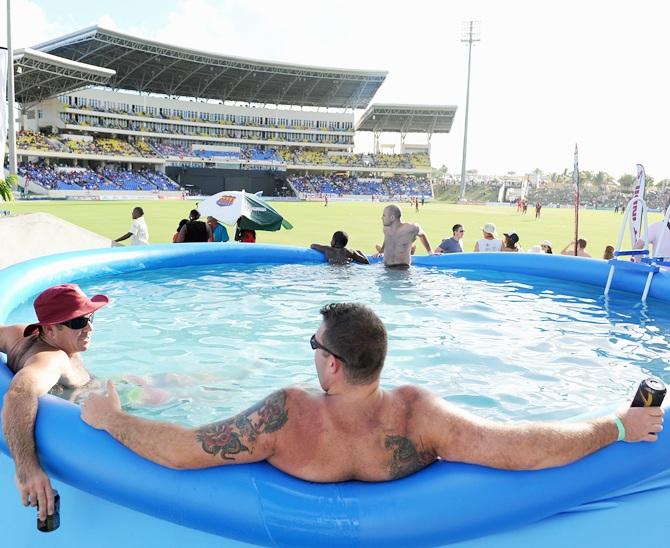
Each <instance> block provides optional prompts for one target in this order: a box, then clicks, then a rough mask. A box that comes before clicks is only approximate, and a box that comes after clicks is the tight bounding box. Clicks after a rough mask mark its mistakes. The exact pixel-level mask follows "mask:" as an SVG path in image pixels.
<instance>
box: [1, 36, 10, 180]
mask: <svg viewBox="0 0 670 548" xmlns="http://www.w3.org/2000/svg"><path fill="white" fill-rule="evenodd" d="M7 60H8V57H7V48H3V47H0V155H1V157H2V165H3V166H4V165H5V146H6V144H7V122H8V119H7ZM0 179H4V170H3V171H2V177H0Z"/></svg>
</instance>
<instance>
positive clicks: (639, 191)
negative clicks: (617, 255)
mask: <svg viewBox="0 0 670 548" xmlns="http://www.w3.org/2000/svg"><path fill="white" fill-rule="evenodd" d="M635 167H636V168H637V180H636V182H635V191H634V192H633V198H640V199H641V200H644V191H645V186H646V182H647V177H646V175H645V173H644V166H643V165H642V164H636V166H635ZM643 214H644V208H643V207H642V204H641V203H640V202H638V201H637V200H636V201H634V202H633V207H632V208H631V214H630V243H631V245H632V246H633V247H634V246H635V242H637V241H638V240H639V239H640V234H641V233H642V215H643Z"/></svg>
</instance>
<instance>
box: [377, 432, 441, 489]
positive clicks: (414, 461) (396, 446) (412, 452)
mask: <svg viewBox="0 0 670 548" xmlns="http://www.w3.org/2000/svg"><path fill="white" fill-rule="evenodd" d="M384 447H386V449H392V450H393V455H392V457H391V460H390V461H389V463H388V466H389V473H390V476H391V479H399V478H402V477H405V476H409V475H410V474H413V473H414V472H418V471H419V470H421V469H422V468H425V467H426V466H428V465H429V464H430V463H431V462H433V461H434V460H435V459H436V458H437V455H436V454H435V453H434V452H433V451H417V449H416V447H415V446H414V444H413V443H412V442H411V441H410V440H409V439H408V438H405V437H403V436H392V435H388V434H387V436H386V439H385V440H384Z"/></svg>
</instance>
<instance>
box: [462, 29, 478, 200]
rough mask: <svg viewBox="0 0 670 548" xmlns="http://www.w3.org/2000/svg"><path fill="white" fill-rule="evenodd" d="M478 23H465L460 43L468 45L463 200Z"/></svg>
mask: <svg viewBox="0 0 670 548" xmlns="http://www.w3.org/2000/svg"><path fill="white" fill-rule="evenodd" d="M480 39H481V38H480V33H479V21H465V22H464V23H463V32H462V33H461V42H465V43H467V44H468V84H467V88H466V92H465V129H464V131H463V163H462V164H461V197H460V200H461V201H463V200H465V159H466V157H467V152H468V112H469V110H470V65H471V61H472V43H473V42H479V41H480Z"/></svg>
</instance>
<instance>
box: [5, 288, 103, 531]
mask: <svg viewBox="0 0 670 548" xmlns="http://www.w3.org/2000/svg"><path fill="white" fill-rule="evenodd" d="M108 302H109V300H108V299H107V297H105V296H104V295H95V296H93V297H92V298H90V299H89V298H88V297H87V296H86V295H84V293H83V292H82V291H81V289H79V287H78V286H76V285H73V284H66V285H57V286H54V287H50V288H49V289H47V290H45V291H43V292H42V293H40V295H39V296H38V297H37V298H36V299H35V303H34V307H35V313H36V314H37V320H38V322H37V323H33V324H30V325H4V326H0V352H4V353H5V354H7V366H8V367H9V369H10V371H11V372H12V373H14V378H13V379H12V382H11V383H10V385H9V388H8V389H7V393H6V394H5V398H4V401H3V405H2V430H3V432H4V434H5V439H6V440H7V445H8V446H9V451H10V453H11V454H12V457H13V458H14V464H15V466H16V484H17V486H18V489H19V492H20V493H21V500H22V501H23V505H24V506H28V505H29V504H30V505H31V506H36V505H38V504H39V516H40V519H41V520H42V521H44V520H45V519H46V517H47V515H51V514H53V512H54V493H53V490H52V488H51V482H50V481H49V477H48V476H47V475H46V474H45V473H44V470H42V467H41V466H40V463H39V460H38V458H37V454H36V452H35V437H34V432H33V430H34V426H35V417H36V415H37V403H38V398H39V397H40V396H43V395H44V394H46V393H47V392H51V393H52V394H57V395H60V396H68V397H69V398H73V397H74V396H75V394H76V392H77V391H78V389H81V388H82V387H84V386H85V385H87V384H88V383H89V382H90V381H91V376H90V375H89V374H88V371H86V368H85V367H84V363H83V362H82V360H81V357H80V355H79V353H80V352H84V351H86V350H88V346H89V344H90V342H91V333H92V331H93V314H94V313H95V312H96V311H97V310H99V309H100V308H102V307H103V306H105V305H106V304H107V303H108Z"/></svg>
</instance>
